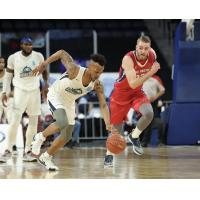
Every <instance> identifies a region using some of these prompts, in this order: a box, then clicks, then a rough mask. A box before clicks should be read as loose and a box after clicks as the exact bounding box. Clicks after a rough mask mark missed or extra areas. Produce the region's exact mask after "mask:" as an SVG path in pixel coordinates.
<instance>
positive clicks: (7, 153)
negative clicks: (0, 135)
mask: <svg viewBox="0 0 200 200" xmlns="http://www.w3.org/2000/svg"><path fill="white" fill-rule="evenodd" d="M2 156H3V157H10V156H12V153H11V151H10V150H8V149H6V150H5V151H4V153H3V155H2Z"/></svg>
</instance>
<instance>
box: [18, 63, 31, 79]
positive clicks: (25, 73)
mask: <svg viewBox="0 0 200 200" xmlns="http://www.w3.org/2000/svg"><path fill="white" fill-rule="evenodd" d="M29 76H32V69H31V68H30V67H27V66H26V67H24V69H23V70H22V72H21V73H20V78H25V77H29Z"/></svg>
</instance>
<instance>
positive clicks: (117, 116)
mask: <svg viewBox="0 0 200 200" xmlns="http://www.w3.org/2000/svg"><path fill="white" fill-rule="evenodd" d="M130 107H131V105H129V104H128V105H119V104H116V103H115V102H113V101H112V100H111V101H110V122H111V124H112V131H114V130H117V131H118V132H119V133H122V130H123V121H124V120H125V119H126V116H127V113H128V111H129V109H130ZM113 155H114V154H113V153H111V152H110V151H109V150H108V149H107V151H106V156H105V158H104V166H106V167H107V166H108V167H112V166H113Z"/></svg>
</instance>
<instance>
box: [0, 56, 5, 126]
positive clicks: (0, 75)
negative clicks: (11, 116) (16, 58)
mask: <svg viewBox="0 0 200 200" xmlns="http://www.w3.org/2000/svg"><path fill="white" fill-rule="evenodd" d="M4 67H5V59H4V58H3V57H1V56H0V98H2V90H3V79H4V75H5V69H4ZM3 112H5V108H4V107H3V104H2V103H1V102H0V122H1V121H2V116H3Z"/></svg>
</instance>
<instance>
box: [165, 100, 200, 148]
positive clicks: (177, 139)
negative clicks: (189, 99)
mask: <svg viewBox="0 0 200 200" xmlns="http://www.w3.org/2000/svg"><path fill="white" fill-rule="evenodd" d="M198 140H200V104H198V103H196V104H188V103H185V104H180V103H179V104H172V105H171V106H170V120H169V127H168V136H167V144H169V145H190V144H197V141H198Z"/></svg>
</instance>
